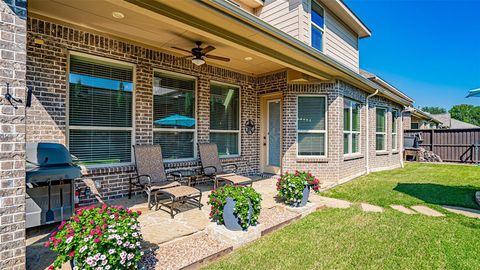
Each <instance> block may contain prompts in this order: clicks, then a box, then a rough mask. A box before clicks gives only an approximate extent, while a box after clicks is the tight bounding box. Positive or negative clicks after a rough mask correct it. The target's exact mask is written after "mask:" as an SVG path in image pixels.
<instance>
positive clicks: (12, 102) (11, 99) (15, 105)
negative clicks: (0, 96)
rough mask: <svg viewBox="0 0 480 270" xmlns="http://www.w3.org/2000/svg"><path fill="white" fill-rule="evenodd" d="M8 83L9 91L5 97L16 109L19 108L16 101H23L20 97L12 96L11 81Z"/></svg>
mask: <svg viewBox="0 0 480 270" xmlns="http://www.w3.org/2000/svg"><path fill="white" fill-rule="evenodd" d="M5 84H6V85H7V92H6V93H5V96H4V97H5V99H6V100H7V101H8V103H10V105H12V107H13V108H15V109H18V106H17V104H16V103H22V102H23V101H22V100H21V99H19V98H15V97H13V96H12V94H10V84H9V83H5Z"/></svg>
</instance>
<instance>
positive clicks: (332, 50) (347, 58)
mask: <svg viewBox="0 0 480 270" xmlns="http://www.w3.org/2000/svg"><path fill="white" fill-rule="evenodd" d="M325 13H326V14H325V36H324V38H325V41H324V53H325V54H326V55H328V56H330V57H332V58H333V59H335V60H337V61H339V62H340V63H342V64H344V65H345V66H347V67H348V68H350V69H353V70H355V71H356V72H359V52H358V38H357V35H356V34H355V33H353V32H352V31H351V30H349V29H348V28H347V27H346V26H345V25H344V24H342V23H341V22H340V21H339V20H338V19H337V18H336V17H335V16H334V15H333V14H332V13H330V12H329V11H328V10H327V11H326V12H325Z"/></svg>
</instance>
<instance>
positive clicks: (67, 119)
mask: <svg viewBox="0 0 480 270" xmlns="http://www.w3.org/2000/svg"><path fill="white" fill-rule="evenodd" d="M72 56H80V57H84V58H88V59H92V60H100V61H102V62H107V63H111V64H115V65H120V66H124V67H131V68H132V84H133V88H132V125H131V127H106V126H74V125H70V79H69V78H70V59H71V57H72ZM66 74H67V78H66V80H65V84H66V89H67V94H66V97H65V100H66V102H65V113H66V114H65V130H66V132H65V133H66V141H65V145H66V147H67V149H70V130H107V131H130V135H131V137H132V138H131V145H130V149H131V154H130V162H118V163H110V164H89V165H85V167H86V168H105V167H114V166H127V165H132V164H134V160H135V155H134V153H133V145H135V131H136V122H135V115H136V110H135V108H136V93H137V91H136V88H137V84H136V81H137V72H136V65H135V64H133V63H129V62H124V61H119V60H115V59H111V58H106V57H101V56H97V55H93V54H88V53H82V52H77V51H68V52H67V73H66Z"/></svg>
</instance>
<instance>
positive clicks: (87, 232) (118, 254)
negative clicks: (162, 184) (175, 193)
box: [45, 204, 143, 270]
mask: <svg viewBox="0 0 480 270" xmlns="http://www.w3.org/2000/svg"><path fill="white" fill-rule="evenodd" d="M140 214H141V212H140V211H137V212H134V211H131V210H129V209H127V208H123V207H121V206H107V205H106V204H104V205H102V206H101V207H96V206H89V207H85V208H80V209H78V210H77V211H76V214H75V215H74V216H73V217H72V218H71V219H70V220H69V221H66V222H65V221H62V223H61V224H60V226H58V229H57V230H56V231H54V232H53V233H52V234H51V237H50V238H49V241H47V242H46V243H45V247H48V248H50V249H52V250H53V251H55V252H57V253H58V256H57V258H56V259H55V261H54V262H53V264H52V265H50V267H49V269H58V268H61V266H62V264H63V263H65V262H68V261H70V262H71V264H72V268H73V269H74V270H75V269H98V268H99V267H100V268H101V269H105V270H109V269H112V270H113V269H137V268H138V267H139V266H138V263H139V261H140V260H141V258H142V255H143V252H142V251H141V244H140V242H141V241H142V234H141V232H140V225H139V222H138V220H137V218H138V216H139V215H140Z"/></svg>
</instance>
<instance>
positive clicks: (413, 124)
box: [410, 123, 418, 129]
mask: <svg viewBox="0 0 480 270" xmlns="http://www.w3.org/2000/svg"><path fill="white" fill-rule="evenodd" d="M410 126H411V129H418V123H411V124H410Z"/></svg>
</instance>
